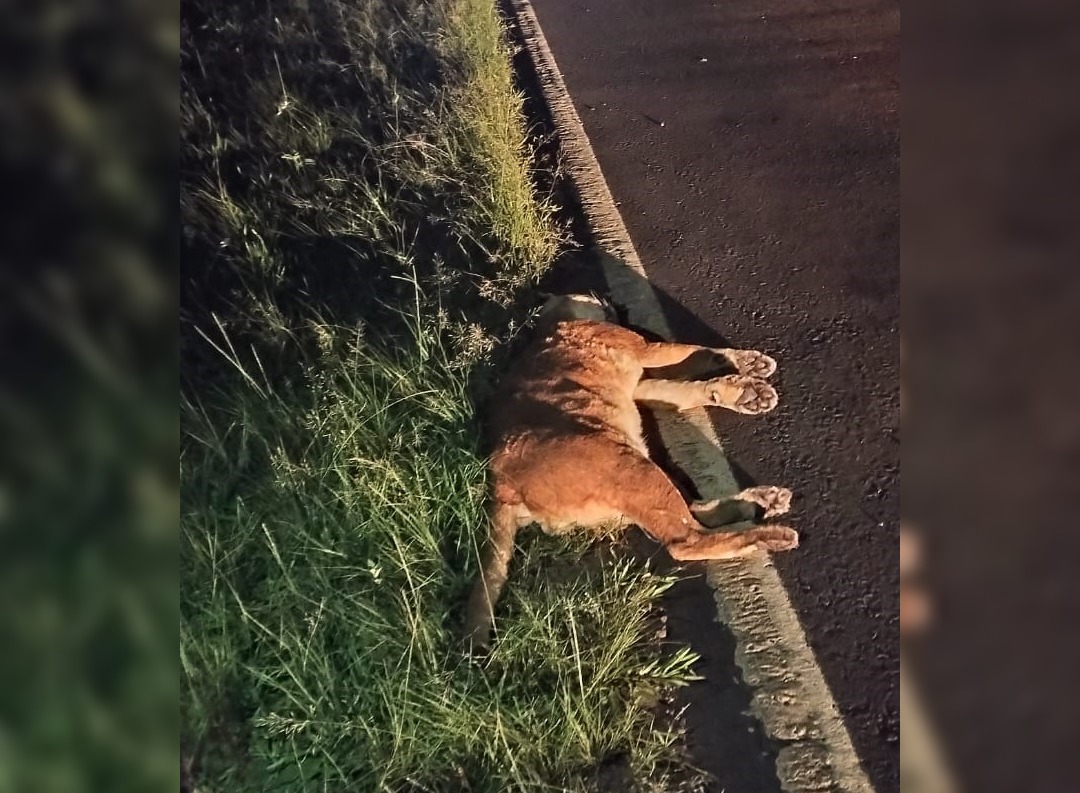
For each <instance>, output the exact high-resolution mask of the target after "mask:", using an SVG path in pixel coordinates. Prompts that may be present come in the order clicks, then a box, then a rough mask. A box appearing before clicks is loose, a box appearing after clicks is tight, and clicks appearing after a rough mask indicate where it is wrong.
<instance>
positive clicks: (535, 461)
mask: <svg viewBox="0 0 1080 793" xmlns="http://www.w3.org/2000/svg"><path fill="white" fill-rule="evenodd" d="M702 350H706V351H707V352H708V353H711V354H714V355H718V356H720V357H722V358H723V359H725V360H726V361H728V362H729V363H730V364H731V365H733V366H734V367H735V369H736V370H737V372H738V373H737V374H733V375H728V376H725V377H717V378H714V379H711V380H704V381H694V380H690V381H679V380H663V379H649V378H646V377H643V375H645V373H646V372H647V371H648V370H649V369H655V368H659V367H666V366H671V365H674V364H677V363H680V362H681V361H683V360H685V359H686V358H688V357H689V356H691V355H693V354H694V353H697V352H701V351H702ZM775 371H776V362H775V361H774V360H773V359H772V358H770V357H769V356H767V355H765V354H763V353H760V352H756V351H754V350H732V349H712V348H703V347H698V346H693V345H687V344H670V343H667V342H650V341H647V340H646V339H645V338H644V337H642V336H640V335H639V334H637V333H635V332H634V331H632V330H629V329H627V328H624V327H622V326H620V325H616V324H614V323H613V322H611V321H609V316H608V307H607V305H606V304H605V303H603V302H602V301H600V300H598V299H597V298H594V297H591V296H588V295H565V296H558V297H554V298H551V299H550V300H549V301H548V302H547V303H546V304H545V306H544V308H543V309H542V310H541V312H540V316H539V319H538V328H537V338H536V339H535V340H534V341H533V343H532V344H531V346H529V347H528V348H527V349H526V350H525V351H524V353H523V354H522V355H521V356H520V357H519V358H518V359H517V360H516V362H515V364H514V366H513V367H512V368H511V371H510V372H509V373H508V374H507V376H506V378H505V380H504V381H503V383H502V384H501V386H500V389H499V391H498V393H497V394H496V396H495V398H494V399H493V400H492V406H491V409H490V413H489V416H488V422H487V423H488V430H489V435H490V439H491V441H492V444H493V445H492V455H491V458H490V474H491V480H490V481H491V492H490V536H489V539H488V546H487V549H486V551H485V555H484V558H483V561H482V564H481V571H480V578H479V580H478V581H477V582H476V584H475V586H474V587H473V590H472V593H471V595H470V597H469V601H468V605H467V606H466V613H465V626H464V631H465V640H466V642H467V644H468V645H470V646H472V647H473V648H483V647H485V646H487V644H488V643H489V641H490V634H491V629H492V626H493V622H494V607H495V603H496V601H497V600H498V598H499V595H500V593H501V592H502V589H503V586H504V585H505V583H506V579H507V574H508V569H509V564H510V558H511V556H512V554H513V549H514V538H515V535H516V534H517V532H518V529H520V528H522V527H524V526H527V525H530V524H533V523H535V524H538V525H539V526H540V527H541V528H542V529H543V530H544V531H546V532H548V533H552V534H558V533H562V532H566V531H570V530H572V529H575V528H589V527H595V526H611V525H628V524H634V525H637V526H640V527H641V528H642V529H643V530H644V531H645V532H646V533H647V534H649V535H650V536H651V537H653V538H654V539H655V540H656V541H658V542H659V543H661V544H662V545H664V546H665V547H666V549H667V551H668V553H670V554H671V556H672V557H673V558H674V559H676V560H685V561H690V560H701V559H730V558H733V557H741V556H746V555H749V554H751V553H754V552H755V551H786V550H789V549H791V548H795V547H796V546H798V544H799V537H798V534H797V533H796V532H795V531H793V530H792V529H790V528H787V527H785V526H775V525H765V526H757V527H755V528H752V529H750V530H748V531H741V532H719V531H709V530H708V529H707V528H706V526H705V525H703V524H702V523H701V522H700V519H701V518H703V517H704V516H705V515H706V514H708V513H709V512H711V511H712V510H714V509H715V508H716V507H717V506H718V502H715V501H714V502H708V503H692V504H688V503H687V501H686V499H684V498H683V496H682V494H681V493H680V491H679V489H678V488H677V487H676V486H675V484H674V483H673V482H672V481H671V480H670V479H669V478H668V476H667V475H666V474H665V473H664V472H663V471H662V470H661V469H660V468H659V467H658V466H657V465H656V464H655V463H653V462H651V461H650V460H649V453H648V450H647V448H646V446H645V441H644V438H643V435H642V424H641V415H640V413H639V412H638V403H639V402H640V403H646V404H659V405H666V406H671V407H675V408H677V409H679V410H687V409H690V408H696V407H702V406H715V407H724V408H728V409H729V410H734V411H736V412H739V413H744V414H749V415H757V414H761V413H767V412H768V411H770V410H772V409H773V408H775V407H776V405H777V395H776V391H775V390H774V389H773V387H772V386H771V385H769V383H768V382H767V381H766V378H767V377H769V376H770V375H772V374H773V373H774V372H775ZM732 500H741V501H748V502H752V503H755V504H758V505H759V506H761V507H762V508H763V509H764V511H765V517H766V518H769V517H773V516H775V515H780V514H783V513H785V512H787V511H788V509H789V507H790V503H791V491H790V490H787V489H785V488H778V487H753V488H749V489H747V490H744V491H742V492H741V493H738V494H737V495H735V496H733V497H732Z"/></svg>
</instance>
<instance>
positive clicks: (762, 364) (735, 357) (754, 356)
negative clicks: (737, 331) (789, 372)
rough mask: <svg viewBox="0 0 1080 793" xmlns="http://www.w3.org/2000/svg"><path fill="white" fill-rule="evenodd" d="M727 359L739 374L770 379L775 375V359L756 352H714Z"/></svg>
mask: <svg viewBox="0 0 1080 793" xmlns="http://www.w3.org/2000/svg"><path fill="white" fill-rule="evenodd" d="M716 352H717V353H719V354H720V355H722V356H724V357H725V358H727V360H728V361H730V362H731V365H732V366H734V367H735V368H736V369H738V370H739V374H742V375H747V376H749V377H762V378H764V377H772V376H773V375H774V374H775V373H776V359H775V358H772V357H770V356H768V355H766V354H765V353H763V352H759V351H757V350H729V349H719V350H717V351H716Z"/></svg>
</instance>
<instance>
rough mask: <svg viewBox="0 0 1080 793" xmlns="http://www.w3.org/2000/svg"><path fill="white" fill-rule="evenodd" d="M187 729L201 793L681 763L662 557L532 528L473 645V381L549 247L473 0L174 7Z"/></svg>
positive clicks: (449, 784)
mask: <svg viewBox="0 0 1080 793" xmlns="http://www.w3.org/2000/svg"><path fill="white" fill-rule="evenodd" d="M184 17H185V19H184V22H185V24H184V30H183V34H182V58H181V65H182V79H181V87H182V103H181V110H182V115H183V123H182V135H181V138H182V142H183V145H184V153H183V160H182V180H181V209H182V241H183V253H184V262H185V273H184V277H185V283H184V288H185V293H184V297H183V302H182V312H181V313H182V339H183V350H182V356H183V357H182V362H183V374H184V378H183V379H184V387H183V391H182V398H181V414H182V415H181V418H182V429H181V445H182V456H181V469H182V470H181V479H182V499H181V524H182V542H181V565H182V567H181V576H182V577H181V637H180V656H181V664H182V697H181V717H182V749H183V752H184V754H185V756H186V757H187V758H188V759H189V760H190V761H191V762H192V763H193V774H194V779H195V782H196V784H197V786H198V788H199V789H200V790H203V791H230V793H231V792H232V791H247V790H252V791H253V790H281V791H302V790H311V791H314V790H320V791H327V790H340V791H367V790H370V791H427V790H433V791H444V790H470V791H480V790H490V791H503V790H564V789H568V790H577V789H589V788H595V787H597V786H603V785H602V782H601V780H602V777H603V774H602V773H600V772H598V771H597V768H598V767H599V766H600V765H602V764H606V766H607V767H609V768H610V767H611V766H612V765H613V764H614V765H616V766H620V767H621V766H625V767H626V769H627V773H630V774H632V775H633V776H634V778H635V779H636V780H637V784H638V786H639V787H640V788H642V789H654V790H662V789H666V788H667V787H669V786H670V785H674V783H673V782H671V781H670V779H669V777H670V776H671V774H673V773H675V772H677V769H678V761H679V750H678V736H677V734H676V732H675V731H674V729H673V727H672V726H671V724H670V723H668V722H667V721H666V720H664V719H663V718H660V717H658V716H657V715H656V713H657V711H658V708H657V704H658V703H659V702H660V701H661V699H662V698H663V697H664V695H665V693H666V691H667V690H668V689H670V688H671V687H672V686H675V685H679V684H681V683H684V682H686V681H687V680H688V679H690V678H691V677H692V673H691V670H690V667H691V665H692V662H693V657H692V655H691V654H689V653H688V652H686V651H675V652H671V653H668V654H666V655H661V654H660V651H659V647H658V644H657V642H656V640H655V638H654V634H655V629H656V625H655V614H654V606H655V601H656V599H657V597H658V596H659V595H660V593H661V592H662V591H663V590H664V589H665V588H666V587H667V586H669V585H670V583H671V582H670V580H669V579H667V578H663V577H658V576H655V575H652V574H650V573H649V572H648V570H646V569H645V568H644V567H643V566H642V565H641V564H640V563H637V562H632V561H608V562H605V563H602V564H601V563H598V562H597V559H596V554H595V553H592V551H591V549H590V545H589V542H588V541H587V540H584V539H582V540H576V541H574V542H572V543H570V544H567V543H565V542H562V541H555V540H551V539H548V538H544V537H536V536H532V537H530V536H526V538H525V539H524V540H523V541H522V548H521V551H520V554H519V556H518V558H516V560H515V565H514V569H513V572H512V579H511V583H510V586H509V590H508V594H507V596H506V598H505V600H504V602H503V603H502V604H501V605H500V614H499V637H498V641H497V642H496V644H495V647H494V649H493V651H492V653H491V654H490V655H489V656H488V657H486V658H484V659H482V660H478V659H469V658H467V657H465V656H464V655H463V654H462V652H461V649H460V647H459V645H458V643H457V641H456V630H457V628H458V626H459V624H460V609H461V607H462V605H463V600H464V597H465V594H466V592H467V589H468V587H469V585H470V584H471V582H472V580H473V578H474V576H475V574H476V570H477V567H478V554H479V550H478V548H479V546H480V544H481V543H482V541H483V538H484V534H485V531H486V526H485V519H484V494H485V465H484V460H483V457H482V455H481V451H480V446H479V441H478V437H479V432H478V424H477V421H476V412H477V409H476V405H477V401H478V400H479V399H481V398H482V397H483V395H484V394H486V393H488V391H489V384H490V382H491V379H492V376H493V374H495V373H497V370H498V367H499V364H500V362H501V361H502V360H503V359H504V357H505V354H506V353H505V350H506V347H507V343H508V341H509V340H510V339H511V338H512V337H513V336H514V334H515V333H516V332H517V330H518V329H519V328H520V327H521V326H522V322H523V319H524V317H525V316H526V313H527V312H526V309H527V305H528V302H529V301H528V296H529V289H530V287H531V285H533V284H534V283H535V281H536V279H537V278H538V277H539V276H540V275H541V274H542V272H543V271H544V269H545V268H546V266H547V265H548V264H549V263H550V261H551V260H552V258H553V256H554V255H555V253H556V250H557V247H558V244H559V234H558V232H557V230H556V229H555V228H554V226H553V223H552V220H551V214H552V209H551V206H550V205H549V204H548V203H547V202H545V201H544V200H538V199H537V197H535V196H534V195H533V188H532V184H531V179H530V176H531V174H530V171H529V161H530V159H529V158H530V152H529V151H528V148H527V146H526V144H525V136H524V132H523V128H522V121H521V99H520V97H519V96H518V95H517V94H516V93H515V91H514V89H513V84H512V81H511V74H510V70H509V53H508V52H507V48H506V45H505V44H504V42H503V39H502V32H501V28H500V24H499V21H498V18H497V16H496V14H495V12H494V9H493V7H492V5H490V4H489V3H488V2H486V1H485V0H443V1H442V2H436V3H422V2H419V0H397V1H391V0H386V1H385V2H364V3H357V4H355V5H346V4H344V3H340V2H338V0H324V1H322V2H315V0H309V2H302V0H295V2H293V3H276V2H272V3H270V4H269V5H267V4H265V3H253V2H252V3H248V2H239V3H236V4H213V3H211V2H208V0H193V2H191V3H188V4H186V5H185V10H184Z"/></svg>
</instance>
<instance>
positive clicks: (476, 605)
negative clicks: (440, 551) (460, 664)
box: [464, 505, 518, 650]
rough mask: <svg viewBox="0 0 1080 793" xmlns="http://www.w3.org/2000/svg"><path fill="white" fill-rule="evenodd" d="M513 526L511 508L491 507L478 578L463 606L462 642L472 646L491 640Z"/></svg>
mask: <svg viewBox="0 0 1080 793" xmlns="http://www.w3.org/2000/svg"><path fill="white" fill-rule="evenodd" d="M517 529H518V526H517V517H516V515H515V514H514V510H513V509H512V508H510V507H507V506H500V505H495V506H493V507H492V510H491V534H490V536H489V538H488V546H487V550H486V551H485V552H484V561H483V564H482V566H481V568H480V579H479V580H478V581H477V582H476V584H475V585H474V586H473V590H472V594H470V595H469V603H468V606H466V609H465V630H464V640H465V645H466V646H467V647H471V648H472V649H474V650H479V649H484V648H486V647H487V646H488V643H489V642H490V640H491V628H492V625H493V623H494V621H495V604H496V603H497V602H498V600H499V595H500V594H501V593H502V589H503V585H504V584H505V583H506V576H507V574H508V572H509V569H510V557H511V556H513V555H514V536H515V535H516V534H517Z"/></svg>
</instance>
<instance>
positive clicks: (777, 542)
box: [747, 526, 799, 553]
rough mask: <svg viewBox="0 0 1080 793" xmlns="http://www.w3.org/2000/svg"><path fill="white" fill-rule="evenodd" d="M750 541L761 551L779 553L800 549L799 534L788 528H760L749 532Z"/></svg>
mask: <svg viewBox="0 0 1080 793" xmlns="http://www.w3.org/2000/svg"><path fill="white" fill-rule="evenodd" d="M747 534H748V535H749V537H748V539H749V540H750V542H751V543H752V544H753V545H754V547H755V548H757V549H758V550H759V551H766V552H768V553H777V552H778V551H790V550H791V549H792V548H798V547H799V533H798V532H797V531H795V530H794V529H789V528H788V527H787V526H758V527H757V528H755V529H750V531H748V532H747Z"/></svg>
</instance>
